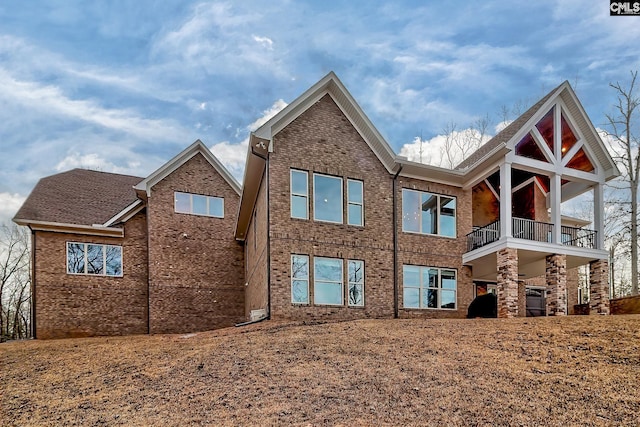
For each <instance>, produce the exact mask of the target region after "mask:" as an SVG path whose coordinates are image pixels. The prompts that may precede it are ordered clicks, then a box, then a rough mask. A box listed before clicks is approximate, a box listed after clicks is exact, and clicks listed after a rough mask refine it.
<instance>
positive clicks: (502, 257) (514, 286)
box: [496, 248, 518, 317]
mask: <svg viewBox="0 0 640 427" xmlns="http://www.w3.org/2000/svg"><path fill="white" fill-rule="evenodd" d="M496 257H497V261H496V262H497V266H498V317H518V250H517V249H513V248H506V249H501V250H500V251H498V253H497V254H496Z"/></svg>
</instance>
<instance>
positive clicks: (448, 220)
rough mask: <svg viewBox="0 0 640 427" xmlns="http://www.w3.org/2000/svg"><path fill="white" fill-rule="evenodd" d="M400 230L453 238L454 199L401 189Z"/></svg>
mask: <svg viewBox="0 0 640 427" xmlns="http://www.w3.org/2000/svg"><path fill="white" fill-rule="evenodd" d="M402 230H403V231H408V232H412V233H421V234H436V235H440V236H447V237H455V236H456V199H455V197H448V196H442V195H440V194H433V193H426V192H423V191H416V190H409V189H406V188H405V189H403V190H402Z"/></svg>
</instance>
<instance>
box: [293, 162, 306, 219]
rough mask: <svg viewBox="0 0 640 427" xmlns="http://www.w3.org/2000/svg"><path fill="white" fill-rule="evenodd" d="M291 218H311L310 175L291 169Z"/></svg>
mask: <svg viewBox="0 0 640 427" xmlns="http://www.w3.org/2000/svg"><path fill="white" fill-rule="evenodd" d="M291 218H300V219H309V176H308V173H307V172H306V171H299V170H295V169H291Z"/></svg>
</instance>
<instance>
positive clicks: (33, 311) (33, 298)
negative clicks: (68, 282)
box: [29, 227, 36, 339]
mask: <svg viewBox="0 0 640 427" xmlns="http://www.w3.org/2000/svg"><path fill="white" fill-rule="evenodd" d="M29 228H30V229H31V310H29V313H30V315H31V325H30V326H31V338H33V339H35V338H36V232H35V230H33V229H32V228H31V227H29Z"/></svg>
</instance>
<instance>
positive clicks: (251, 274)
mask: <svg viewBox="0 0 640 427" xmlns="http://www.w3.org/2000/svg"><path fill="white" fill-rule="evenodd" d="M263 178H264V175H263ZM265 187H266V179H263V180H262V182H261V183H260V189H259V190H258V197H257V200H256V206H255V209H254V213H253V219H252V220H251V223H250V225H249V229H248V230H247V238H246V240H245V245H244V250H245V257H244V259H245V283H246V289H245V317H246V318H247V319H249V317H250V315H251V311H252V310H260V309H264V310H267V309H268V307H267V304H268V298H269V296H268V289H269V287H268V285H267V281H268V278H267V197H266V195H267V192H266V189H265Z"/></svg>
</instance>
